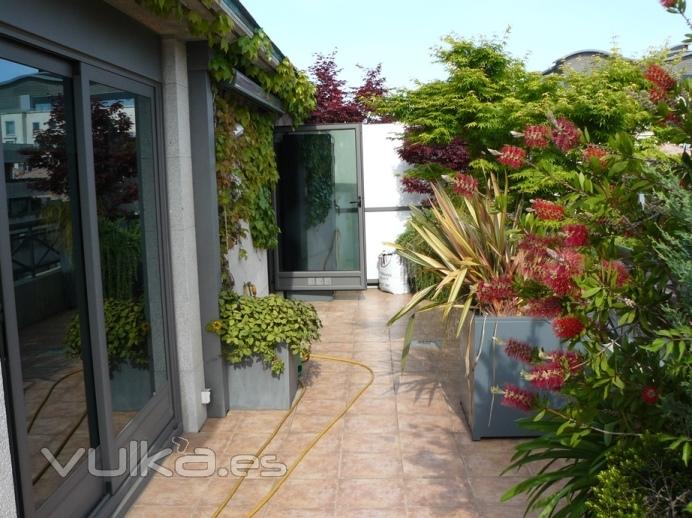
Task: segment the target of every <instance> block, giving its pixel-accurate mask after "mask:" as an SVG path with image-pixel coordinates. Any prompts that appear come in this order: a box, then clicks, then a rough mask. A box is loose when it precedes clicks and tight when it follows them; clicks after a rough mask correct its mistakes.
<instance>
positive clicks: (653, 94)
mask: <svg viewBox="0 0 692 518" xmlns="http://www.w3.org/2000/svg"><path fill="white" fill-rule="evenodd" d="M667 97H668V92H666V91H665V90H664V89H663V88H661V87H660V86H656V85H654V86H652V87H651V89H650V90H649V100H650V101H651V102H652V103H654V104H658V103H662V102H664V101H665V100H666V98H667Z"/></svg>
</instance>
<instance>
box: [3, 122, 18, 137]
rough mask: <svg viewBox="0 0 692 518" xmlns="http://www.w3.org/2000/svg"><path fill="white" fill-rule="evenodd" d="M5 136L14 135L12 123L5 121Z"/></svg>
mask: <svg viewBox="0 0 692 518" xmlns="http://www.w3.org/2000/svg"><path fill="white" fill-rule="evenodd" d="M5 135H7V136H10V135H11V136H14V135H16V133H15V125H14V121H5Z"/></svg>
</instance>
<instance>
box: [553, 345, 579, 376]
mask: <svg viewBox="0 0 692 518" xmlns="http://www.w3.org/2000/svg"><path fill="white" fill-rule="evenodd" d="M548 357H549V358H550V359H551V360H552V361H553V362H554V363H556V364H558V365H562V366H563V367H564V368H565V369H566V370H568V371H569V372H570V373H572V374H574V373H575V372H579V371H580V370H581V368H582V367H583V364H584V358H583V357H582V355H581V354H579V353H577V352H574V351H552V352H551V353H549V354H548Z"/></svg>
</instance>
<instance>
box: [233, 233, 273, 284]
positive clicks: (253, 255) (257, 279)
mask: <svg viewBox="0 0 692 518" xmlns="http://www.w3.org/2000/svg"><path fill="white" fill-rule="evenodd" d="M242 225H243V228H245V229H246V230H247V224H246V223H244V222H243V223H242ZM241 249H242V250H245V252H246V254H247V256H246V257H245V258H241V257H240V250H241ZM226 266H227V267H228V270H229V271H230V273H231V275H232V276H233V280H234V281H235V285H234V286H233V291H235V292H236V293H238V294H239V295H242V294H243V286H244V285H245V283H246V282H251V283H252V284H254V285H255V288H257V296H258V297H262V296H264V295H269V267H268V262H267V251H266V250H258V249H257V248H255V247H254V246H253V245H252V238H251V237H250V231H249V230H247V237H245V238H244V239H241V241H240V243H239V244H237V245H236V246H234V247H233V248H232V249H231V250H229V251H228V252H227V253H226Z"/></svg>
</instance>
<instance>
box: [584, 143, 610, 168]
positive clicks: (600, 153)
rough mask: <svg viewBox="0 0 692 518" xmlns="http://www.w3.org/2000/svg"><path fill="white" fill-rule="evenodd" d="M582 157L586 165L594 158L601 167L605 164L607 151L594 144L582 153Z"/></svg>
mask: <svg viewBox="0 0 692 518" xmlns="http://www.w3.org/2000/svg"><path fill="white" fill-rule="evenodd" d="M582 156H583V157H584V161H585V162H587V163H591V160H592V159H594V158H595V159H596V160H598V163H599V164H600V165H603V164H604V163H605V157H607V156H608V151H606V150H605V149H603V148H602V147H601V146H597V145H596V144H589V145H588V146H586V148H585V149H584V151H583V152H582Z"/></svg>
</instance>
